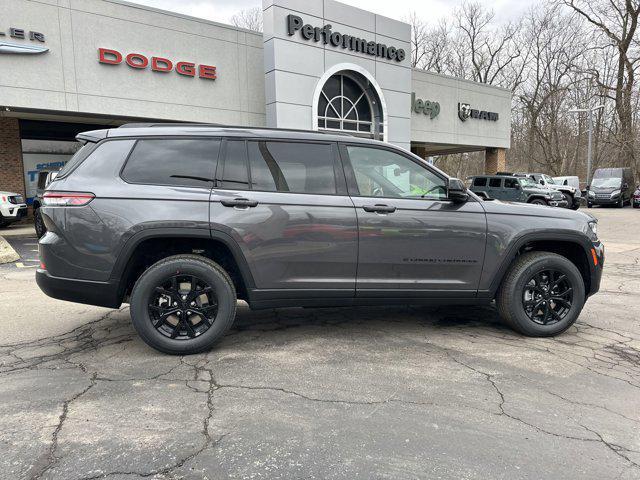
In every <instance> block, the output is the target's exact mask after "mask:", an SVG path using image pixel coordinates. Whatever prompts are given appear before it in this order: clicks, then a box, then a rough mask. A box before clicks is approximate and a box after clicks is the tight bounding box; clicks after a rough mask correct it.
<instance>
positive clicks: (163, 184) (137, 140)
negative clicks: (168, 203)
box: [100, 135, 223, 191]
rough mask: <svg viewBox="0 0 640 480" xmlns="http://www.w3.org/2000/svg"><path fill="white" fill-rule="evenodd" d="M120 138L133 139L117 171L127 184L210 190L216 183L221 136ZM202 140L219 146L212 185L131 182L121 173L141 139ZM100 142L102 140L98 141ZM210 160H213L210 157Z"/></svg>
mask: <svg viewBox="0 0 640 480" xmlns="http://www.w3.org/2000/svg"><path fill="white" fill-rule="evenodd" d="M120 139H127V140H132V139H133V140H135V141H134V142H133V145H132V146H131V149H130V150H129V153H128V154H127V156H126V158H125V159H124V162H123V163H122V166H121V167H120V171H119V172H118V177H120V180H122V181H123V182H124V183H126V184H128V185H150V186H159V187H180V188H198V189H207V190H209V191H211V189H212V188H213V187H214V186H215V184H216V174H217V170H218V165H219V164H220V152H221V150H222V141H223V137H213V136H211V137H209V136H203V135H171V136H160V135H149V136H147V135H145V136H143V137H118V140H120ZM194 139H196V140H204V141H207V142H210V141H218V142H219V143H220V146H219V148H218V157H217V158H216V159H215V162H216V164H215V168H214V169H213V177H212V178H211V180H210V183H211V184H212V185H209V186H207V187H205V186H197V185H176V184H175V183H148V182H132V181H129V180H127V179H126V178H125V177H124V175H123V173H124V169H125V168H126V167H127V164H128V163H129V159H130V158H131V155H132V154H133V152H134V151H135V149H136V147H137V146H138V142H140V141H143V140H194ZM112 140H116V139H112ZM100 143H102V142H100ZM212 160H214V159H213V158H212Z"/></svg>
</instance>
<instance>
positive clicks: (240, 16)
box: [231, 7, 262, 32]
mask: <svg viewBox="0 0 640 480" xmlns="http://www.w3.org/2000/svg"><path fill="white" fill-rule="evenodd" d="M231 23H233V25H235V26H236V27H240V28H246V29H248V30H254V31H256V32H261V31H262V8H260V7H253V8H247V9H245V10H240V11H239V12H238V13H236V14H235V15H233V16H232V17H231Z"/></svg>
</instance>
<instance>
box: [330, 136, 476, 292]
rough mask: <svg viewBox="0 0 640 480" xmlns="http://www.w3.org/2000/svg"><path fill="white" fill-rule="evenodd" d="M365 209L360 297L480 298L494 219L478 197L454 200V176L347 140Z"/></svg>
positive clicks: (350, 175)
mask: <svg viewBox="0 0 640 480" xmlns="http://www.w3.org/2000/svg"><path fill="white" fill-rule="evenodd" d="M341 151H342V157H343V159H344V161H345V169H346V171H347V181H348V184H349V192H350V193H351V196H352V199H353V202H354V205H355V207H356V213H357V215H358V232H359V248H358V277H357V283H356V289H357V293H356V295H357V296H377V295H385V296H398V297H412V296H413V297H447V296H474V295H475V293H476V291H477V288H478V282H479V280H480V274H481V272H482V262H483V257H484V250H485V242H486V229H487V227H486V220H485V213H484V209H483V208H482V206H481V204H480V203H479V202H476V201H468V202H466V203H453V202H451V201H449V200H448V199H447V187H446V184H447V183H446V182H447V179H446V177H445V176H444V175H443V174H442V173H441V172H438V171H437V170H435V169H433V170H432V169H430V168H429V167H428V166H427V165H426V164H423V163H421V162H420V161H419V160H418V159H417V158H414V157H412V156H410V155H409V154H403V153H400V152H399V151H398V150H392V149H390V148H384V147H379V148H378V147H370V146H360V145H355V144H354V145H344V146H343V147H342V149H341Z"/></svg>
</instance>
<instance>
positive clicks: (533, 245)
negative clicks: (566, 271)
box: [518, 240, 591, 292]
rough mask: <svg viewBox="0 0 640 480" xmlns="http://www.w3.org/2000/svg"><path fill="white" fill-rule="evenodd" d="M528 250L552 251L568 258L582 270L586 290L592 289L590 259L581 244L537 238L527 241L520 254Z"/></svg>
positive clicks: (519, 251)
mask: <svg viewBox="0 0 640 480" xmlns="http://www.w3.org/2000/svg"><path fill="white" fill-rule="evenodd" d="M526 252H551V253H556V254H558V255H561V256H563V257H565V258H567V259H568V260H569V261H571V263H573V264H574V265H575V266H576V267H577V268H578V270H579V271H580V275H582V280H583V281H584V288H585V292H589V291H591V275H590V272H589V259H588V257H587V254H586V253H585V251H584V248H582V246H581V245H580V244H578V243H574V242H563V241H556V240H536V241H532V242H528V243H525V244H524V245H523V246H522V247H520V249H519V250H518V255H522V254H523V253H526Z"/></svg>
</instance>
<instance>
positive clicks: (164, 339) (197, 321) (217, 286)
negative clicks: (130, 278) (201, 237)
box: [130, 255, 236, 355]
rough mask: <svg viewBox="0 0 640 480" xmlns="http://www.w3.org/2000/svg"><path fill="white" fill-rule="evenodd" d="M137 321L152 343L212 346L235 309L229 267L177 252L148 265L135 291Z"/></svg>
mask: <svg viewBox="0 0 640 480" xmlns="http://www.w3.org/2000/svg"><path fill="white" fill-rule="evenodd" d="M130 303H131V319H132V321H133V326H134V328H135V329H136V331H137V332H138V334H139V335H140V337H141V338H142V340H144V341H145V342H146V343H147V344H148V345H150V346H151V347H153V348H155V349H156V350H159V351H161V352H164V353H170V354H174V355H186V354H192V353H199V352H202V351H205V350H209V349H210V348H211V347H212V346H213V345H214V344H215V343H216V342H217V341H218V340H219V339H220V338H221V337H222V336H223V335H224V333H225V332H226V331H227V330H228V329H229V327H230V326H231V324H232V323H233V320H234V319H235V314H236V291H235V288H234V286H233V282H232V281H231V279H230V278H229V275H228V274H227V272H226V271H225V270H224V269H223V268H222V267H220V265H218V264H217V263H215V262H213V261H212V260H209V259H208V258H205V257H201V256H198V255H175V256H172V257H168V258H165V259H164V260H161V261H159V262H157V263H155V264H154V265H152V266H151V267H150V268H149V269H147V270H146V271H145V272H144V273H143V274H142V275H141V276H140V278H139V279H138V280H137V281H136V284H135V286H134V287H133V291H132V293H131V301H130Z"/></svg>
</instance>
